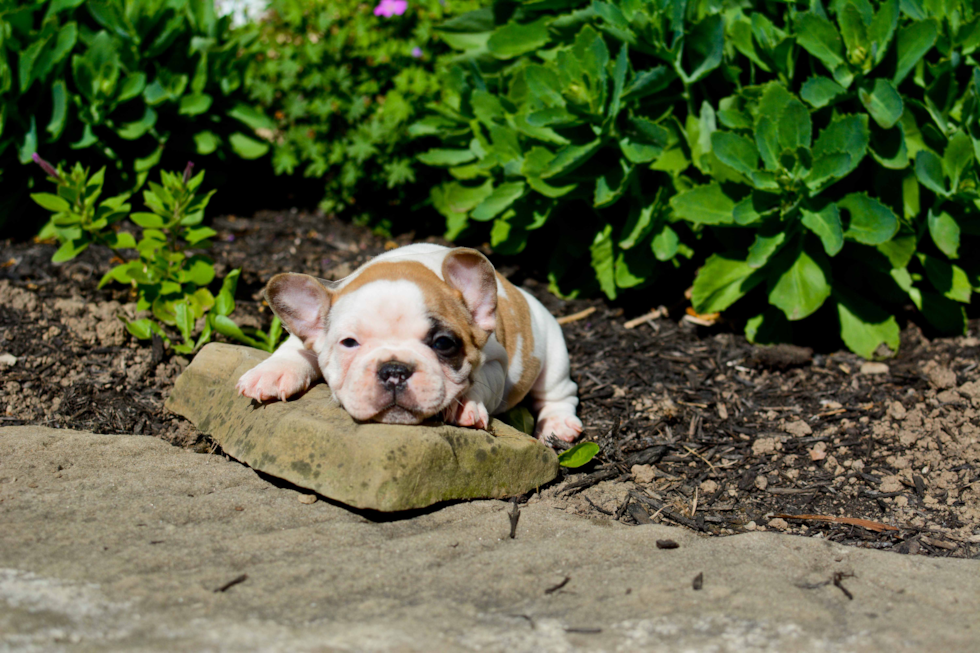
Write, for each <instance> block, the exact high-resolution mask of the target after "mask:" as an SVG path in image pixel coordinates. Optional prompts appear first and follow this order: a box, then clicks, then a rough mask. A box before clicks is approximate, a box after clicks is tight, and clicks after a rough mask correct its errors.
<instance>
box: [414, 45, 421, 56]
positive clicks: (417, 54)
mask: <svg viewBox="0 0 980 653" xmlns="http://www.w3.org/2000/svg"><path fill="white" fill-rule="evenodd" d="M412 56H413V57H415V58H416V59H420V58H421V57H422V48H420V47H419V46H417V45H416V46H415V47H414V48H412Z"/></svg>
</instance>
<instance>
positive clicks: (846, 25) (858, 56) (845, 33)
mask: <svg viewBox="0 0 980 653" xmlns="http://www.w3.org/2000/svg"><path fill="white" fill-rule="evenodd" d="M837 22H838V24H839V25H840V34H841V37H843V39H844V46H845V47H846V48H847V58H848V59H849V60H850V62H851V63H852V64H854V65H856V66H862V65H863V64H864V62H865V61H866V60H867V59H868V58H869V57H870V56H871V43H870V41H869V40H868V27H867V25H866V24H865V22H864V17H863V16H861V12H860V11H858V9H857V7H856V6H855V5H854V4H851V3H847V4H845V5H844V7H843V10H842V11H839V12H838V14H837Z"/></svg>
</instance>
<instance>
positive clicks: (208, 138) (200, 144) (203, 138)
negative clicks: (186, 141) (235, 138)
mask: <svg viewBox="0 0 980 653" xmlns="http://www.w3.org/2000/svg"><path fill="white" fill-rule="evenodd" d="M219 143H220V141H219V140H218V137H217V136H215V134H214V132H212V131H203V132H197V133H196V134H194V148H195V149H196V150H197V153H198V154H200V155H202V156H204V155H208V154H211V153H212V152H214V151H215V150H216V149H218V144H219Z"/></svg>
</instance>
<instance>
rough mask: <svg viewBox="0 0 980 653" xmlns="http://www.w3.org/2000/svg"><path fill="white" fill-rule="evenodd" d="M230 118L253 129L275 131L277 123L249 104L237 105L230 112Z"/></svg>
mask: <svg viewBox="0 0 980 653" xmlns="http://www.w3.org/2000/svg"><path fill="white" fill-rule="evenodd" d="M228 117H229V118H234V119H235V120H238V121H239V122H242V123H244V124H245V125H247V126H248V127H250V128H251V129H253V130H255V129H275V128H276V123H275V122H273V121H272V120H271V119H270V118H268V117H267V116H266V115H265V114H264V113H262V112H261V111H260V110H259V109H256V108H255V107H252V106H249V105H247V104H237V105H235V107H234V108H233V109H232V110H231V111H229V112H228Z"/></svg>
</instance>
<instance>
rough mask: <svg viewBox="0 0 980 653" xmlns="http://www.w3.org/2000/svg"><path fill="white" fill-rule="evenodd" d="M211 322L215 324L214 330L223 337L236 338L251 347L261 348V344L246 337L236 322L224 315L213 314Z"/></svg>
mask: <svg viewBox="0 0 980 653" xmlns="http://www.w3.org/2000/svg"><path fill="white" fill-rule="evenodd" d="M211 320H212V324H214V330H215V331H217V332H218V333H220V334H221V335H223V336H227V337H229V338H234V339H235V340H237V341H238V342H242V343H245V344H246V345H248V346H250V347H255V348H259V343H258V342H256V340H255V339H253V338H250V337H249V336H247V335H245V332H244V331H242V329H241V327H240V326H238V325H237V324H235V321H234V320H232V319H231V318H230V317H228V316H227V315H222V314H220V313H219V314H217V315H215V314H213V313H212V314H211Z"/></svg>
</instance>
